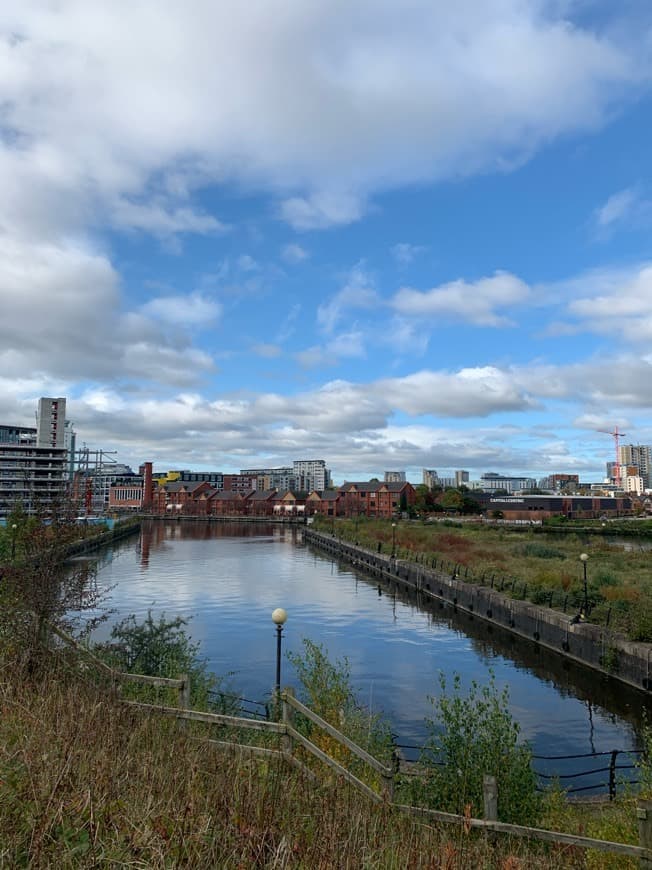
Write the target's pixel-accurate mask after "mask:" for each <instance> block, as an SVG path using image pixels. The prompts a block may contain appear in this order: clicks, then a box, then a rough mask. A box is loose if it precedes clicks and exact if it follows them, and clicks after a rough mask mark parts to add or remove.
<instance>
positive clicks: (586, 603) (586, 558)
mask: <svg viewBox="0 0 652 870" xmlns="http://www.w3.org/2000/svg"><path fill="white" fill-rule="evenodd" d="M580 561H581V562H582V568H583V569H584V616H585V617H586V616H588V611H589V587H588V585H587V581H586V563H587V562H588V561H589V554H588V553H580Z"/></svg>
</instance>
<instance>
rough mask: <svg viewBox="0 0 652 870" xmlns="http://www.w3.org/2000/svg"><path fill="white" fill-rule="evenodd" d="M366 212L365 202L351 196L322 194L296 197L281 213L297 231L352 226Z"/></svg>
mask: <svg viewBox="0 0 652 870" xmlns="http://www.w3.org/2000/svg"><path fill="white" fill-rule="evenodd" d="M363 213H364V202H363V200H362V199H361V198H360V197H358V196H356V195H354V194H350V193H333V192H330V191H322V192H318V193H313V194H310V196H293V197H290V198H289V199H286V200H284V201H283V202H282V203H281V205H280V214H281V217H282V218H283V220H285V221H287V223H289V224H290V226H292V227H294V229H295V230H323V229H326V228H327V227H332V226H338V225H341V224H350V223H353V222H354V221H357V220H360V218H361V217H362V215H363Z"/></svg>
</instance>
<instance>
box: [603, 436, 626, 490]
mask: <svg viewBox="0 0 652 870" xmlns="http://www.w3.org/2000/svg"><path fill="white" fill-rule="evenodd" d="M598 432H603V433H604V434H605V435H611V437H612V438H613V439H614V444H615V447H616V463H615V465H614V480H615V481H616V486H617V487H618V489H620V451H619V449H618V439H619V438H623V437H624V436H625V435H626V434H627V433H626V432H619V431H618V426H616V427H615V428H614V431H613V432H609V430H608V429H598Z"/></svg>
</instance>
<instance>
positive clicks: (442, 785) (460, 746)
mask: <svg viewBox="0 0 652 870" xmlns="http://www.w3.org/2000/svg"><path fill="white" fill-rule="evenodd" d="M440 686H441V694H440V696H439V697H438V698H432V699H431V701H432V703H433V705H434V707H435V718H434V719H432V720H428V721H427V724H428V727H429V730H430V737H429V740H428V742H427V744H426V746H425V748H424V752H423V756H422V759H421V760H422V763H423V764H425V765H426V767H427V774H426V776H425V777H424V778H423V779H422V780H421V781H419V782H417V784H416V785H415V787H414V790H415V797H416V799H417V800H420V801H423V802H425V803H426V805H428V806H431V807H434V808H436V809H438V810H444V811H446V812H453V813H463V812H464V811H465V810H466V809H467V807H469V805H470V809H471V812H472V813H473V814H474V815H476V816H477V815H481V814H482V808H483V795H482V780H483V776H484V775H490V776H495V777H496V780H497V784H498V816H499V818H500V819H501V820H502V821H505V822H514V823H517V824H518V823H521V824H522V823H525V822H528V823H532V821H533V820H534V819H535V818H536V816H537V814H538V811H539V798H538V795H537V792H536V775H535V773H534V771H533V770H532V767H531V760H532V753H531V749H530V747H529V745H528V744H527V743H522V742H519V736H520V728H519V725H518V723H517V722H515V721H514V719H513V718H512V716H511V714H510V712H509V709H508V704H509V692H508V690H507V689H504V690H503V691H502V692H500V691H499V690H498V689H497V687H496V683H495V678H494V675H493V673H492V674H491V677H490V680H489V683H488V684H487V685H485V686H480V685H479V684H478V683H477V682H476V681H475V680H474V681H473V682H472V683H471V687H470V689H469V691H468V694H467V695H466V696H464V695H463V694H462V691H461V680H460V677H459V674H456V675H455V676H454V678H453V687H452V691H451V692H448V689H447V684H446V678H445V676H444V675H443V674H442V675H440Z"/></svg>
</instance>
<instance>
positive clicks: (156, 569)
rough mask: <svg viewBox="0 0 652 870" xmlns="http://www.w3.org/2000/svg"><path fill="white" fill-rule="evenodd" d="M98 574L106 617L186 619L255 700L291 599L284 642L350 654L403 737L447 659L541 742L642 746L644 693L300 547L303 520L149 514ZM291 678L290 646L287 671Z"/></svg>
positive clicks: (372, 700)
mask: <svg viewBox="0 0 652 870" xmlns="http://www.w3.org/2000/svg"><path fill="white" fill-rule="evenodd" d="M98 582H99V583H100V584H101V585H102V586H106V587H112V588H111V591H110V593H109V595H110V597H109V602H108V603H109V605H110V607H112V608H113V609H114V611H115V614H114V616H113V617H112V619H118V618H120V617H121V616H125V615H128V614H132V613H133V614H136V615H137V616H139V617H142V616H143V615H146V613H147V611H148V610H149V609H151V610H152V612H153V613H154V614H155V615H158V614H159V613H162V612H164V613H165V614H166V615H167V616H168V617H170V618H172V617H173V616H177V615H180V616H183V617H187V618H190V620H191V622H190V633H191V635H192V637H193V639H194V640H195V641H199V642H200V644H201V651H202V654H203V656H204V657H205V658H206V659H207V660H208V663H209V667H210V669H211V670H212V671H214V672H215V673H217V674H219V675H226V674H232V677H231V684H232V686H233V688H234V689H235V691H237V692H238V693H239V694H241V695H243V696H245V697H247V698H250V699H254V700H261V701H262V700H265V699H267V698H269V695H270V691H271V688H272V684H273V682H274V672H275V651H276V645H275V644H276V640H275V627H274V625H273V623H272V621H271V612H272V610H274V608H276V607H284V608H285V609H286V610H287V612H288V621H287V623H286V626H285V631H284V639H283V644H284V646H283V649H284V652H286V651H288V650H291V651H293V652H301V649H302V639H303V638H309V639H310V640H312V641H315V642H317V643H319V644H322V645H323V646H324V647H325V648H326V649H327V651H328V654H329V656H330V658H331V659H336V658H343V657H346V658H347V659H348V661H349V664H350V669H351V674H352V678H353V683H354V685H355V687H356V690H357V692H358V697H359V699H360V701H361V702H362V703H364V704H365V705H366V706H367V707H369V708H371V709H372V710H373V711H382V712H383V713H384V714H385V715H386V716H387V717H388V718H389V719H390V721H391V723H392V728H393V731H394V732H395V733H396V734H397V735H398V740H399V743H405V744H421V743H423V741H424V738H425V737H426V734H427V729H426V726H425V721H424V720H425V719H426V718H428V717H429V716H431V715H432V704H431V702H430V700H429V696H432V695H436V694H437V692H438V691H439V674H440V672H443V673H444V674H445V675H446V676H447V678H448V679H449V681H450V679H451V678H452V676H453V674H454V673H458V674H459V675H460V677H461V679H462V682H463V684H464V685H467V686H468V684H469V683H470V682H471V680H477V681H478V682H479V683H485V682H486V681H487V680H488V679H489V677H490V672H493V673H494V674H495V678H496V683H497V685H498V687H499V688H502V687H503V686H507V687H508V689H509V693H510V705H511V711H512V713H513V715H514V717H515V718H516V720H517V721H518V722H519V724H520V726H521V731H522V734H523V736H524V737H525V738H526V739H528V740H529V741H531V743H532V745H533V750H534V752H535V754H536V755H543V756H546V755H572V754H580V753H589V752H594V751H596V752H602V751H610V750H612V749H630V748H634V747H635V745H637V741H636V729H637V728H638V727H639V726H640V723H641V718H642V708H643V705H644V703H645V700H644V697H643V695H642V694H640V693H638V692H636V691H634V690H631V691H630V690H628V689H627V688H625V687H623V686H622V685H618V684H616V683H614V681H612V680H609V679H607V678H601V677H599V676H597V675H596V674H594V673H593V672H591V671H590V670H588V669H584V668H582V667H580V666H578V665H575V664H572V663H570V664H569V663H568V662H565V661H563V660H561V659H558V658H557V657H556V656H554V655H551V654H550V653H547V652H545V651H542V650H541V649H540V648H538V647H537V646H536V645H535V644H529V643H525V642H521V641H516V640H515V639H514V638H512V637H511V636H509V635H508V634H505V633H503V632H501V631H500V630H497V629H493V630H492V628H491V627H489V626H486V625H485V624H484V623H482V622H480V621H478V620H473V619H472V617H463V616H459V615H454V614H452V613H451V611H450V610H444V609H440V608H439V606H438V605H437V604H433V603H429V602H423V601H420V600H417V599H416V598H414V597H412V598H411V597H410V596H408V595H407V594H406V593H403V592H400V591H396V590H393V589H392V588H391V587H390V586H385V587H382V586H380V587H379V586H378V584H377V581H375V580H373V581H372V580H370V579H369V578H366V577H365V576H364V575H363V574H360V573H356V571H355V570H354V569H352V568H350V567H349V566H347V565H345V564H338V563H337V562H334V561H332V560H331V558H330V557H326V556H325V555H324V554H322V553H320V552H319V551H316V550H313V549H311V548H310V547H308V546H305V545H304V544H303V543H302V537H301V529H298V528H296V527H287V526H271V525H270V526H261V525H253V524H251V525H245V524H240V525H238V524H235V523H234V524H220V523H203V522H194V521H188V522H183V521H181V522H168V523H163V522H159V523H150V524H146V525H145V527H144V528H143V530H142V532H141V534H140V536H135V537H133V538H130V539H128V540H127V541H125V542H121V543H119V544H118V545H116V546H114V547H113V548H111V549H109V550H107V551H106V552H104V553H103V554H101V557H100V561H99V572H98ZM105 630H106V629H105ZM294 682H295V675H294V673H293V671H292V667H291V665H290V663H289V662H288V661H287V660H285V659H284V661H283V676H282V683H283V684H284V685H291V684H293V683H294ZM550 766H551V765H546V764H545V763H543V764H539V765H538V767H539V768H546V767H547V768H548V769H550ZM552 767H553V768H558V767H559V765H558V764H557V765H554V764H553V765H552ZM584 769H586V766H585V768H584Z"/></svg>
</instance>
